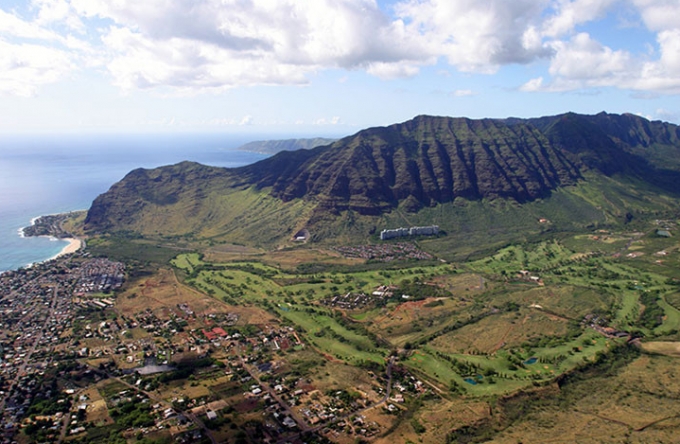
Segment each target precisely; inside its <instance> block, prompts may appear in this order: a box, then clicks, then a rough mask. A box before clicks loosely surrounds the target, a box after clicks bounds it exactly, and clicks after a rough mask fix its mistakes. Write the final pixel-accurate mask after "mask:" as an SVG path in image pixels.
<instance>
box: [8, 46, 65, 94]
mask: <svg viewBox="0 0 680 444" xmlns="http://www.w3.org/2000/svg"><path fill="white" fill-rule="evenodd" d="M71 68H72V66H71V61H70V60H69V57H68V55H67V54H66V53H64V52H63V51H60V50H57V49H53V48H48V47H44V46H40V45H32V44H20V45H15V44H10V43H7V42H5V41H2V40H0V93H1V94H9V95H16V96H22V97H30V96H33V95H35V93H36V92H37V90H38V88H40V87H41V86H43V85H46V84H50V83H54V82H56V81H58V80H60V79H62V78H63V77H64V76H65V75H66V74H67V73H68V72H69V71H70V70H71Z"/></svg>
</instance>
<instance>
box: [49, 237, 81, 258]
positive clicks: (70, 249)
mask: <svg viewBox="0 0 680 444" xmlns="http://www.w3.org/2000/svg"><path fill="white" fill-rule="evenodd" d="M60 240H65V241H68V245H67V246H65V247H64V248H62V249H61V251H60V252H59V253H57V255H56V256H54V257H53V258H52V259H56V258H58V257H61V256H64V255H65V254H71V253H75V252H76V251H78V250H80V247H82V246H83V242H82V241H81V240H80V239H74V238H67V239H60Z"/></svg>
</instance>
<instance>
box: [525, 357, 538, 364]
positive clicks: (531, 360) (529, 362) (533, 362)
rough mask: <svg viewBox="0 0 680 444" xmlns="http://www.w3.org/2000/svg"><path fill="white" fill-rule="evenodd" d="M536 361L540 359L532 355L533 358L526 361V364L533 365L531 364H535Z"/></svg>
mask: <svg viewBox="0 0 680 444" xmlns="http://www.w3.org/2000/svg"><path fill="white" fill-rule="evenodd" d="M536 361H538V358H537V357H536V356H532V357H531V358H529V359H527V360H526V361H524V364H525V365H531V364H535V363H536Z"/></svg>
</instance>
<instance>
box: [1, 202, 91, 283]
mask: <svg viewBox="0 0 680 444" xmlns="http://www.w3.org/2000/svg"><path fill="white" fill-rule="evenodd" d="M79 211H87V210H71V211H66V212H63V213H54V214H43V215H40V216H36V217H33V218H31V222H30V225H28V226H25V227H22V228H19V229H18V230H17V231H18V235H19V237H21V238H27V237H33V236H27V235H26V233H25V232H24V230H25V229H26V228H28V227H29V226H34V225H35V224H36V222H37V221H38V219H40V218H42V217H46V216H61V215H70V214H72V213H75V212H79ZM37 237H42V238H47V239H49V240H50V241H55V242H56V241H66V242H68V244H66V245H65V246H64V247H63V248H62V249H61V250H60V251H59V252H58V253H57V254H55V255H54V256H51V257H49V258H47V259H44V260H40V261H35V262H31V263H28V264H26V265H24V266H23V267H26V268H30V267H32V266H33V265H35V264H43V263H45V262H49V261H52V260H55V259H58V258H60V257H62V256H66V255H68V254H72V253H75V252H77V251H78V250H80V249H81V248H83V246H84V245H85V242H84V241H83V240H82V239H79V238H76V237H64V238H59V237H55V236H51V235H42V236H37ZM23 267H21V268H23ZM7 271H10V270H7Z"/></svg>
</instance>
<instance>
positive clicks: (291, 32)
mask: <svg viewBox="0 0 680 444" xmlns="http://www.w3.org/2000/svg"><path fill="white" fill-rule="evenodd" d="M71 4H72V5H73V6H74V7H75V8H76V9H77V10H78V11H79V12H80V13H81V14H83V15H84V16H87V17H100V18H108V19H111V20H113V21H114V22H115V23H116V25H115V26H112V27H111V28H110V29H109V30H108V31H106V32H105V35H104V36H103V42H104V44H105V45H106V47H107V48H108V49H109V50H111V51H112V52H113V55H112V57H111V61H110V63H109V64H108V67H109V70H110V72H111V74H112V75H113V77H114V79H115V83H116V84H117V85H119V86H121V87H123V88H126V89H131V88H146V87H158V86H170V87H173V88H177V89H180V90H182V89H187V90H188V89H191V90H195V91H205V90H209V91H210V90H211V91H221V90H224V89H226V88H230V87H234V86H248V85H259V84H277V85H278V84H302V83H306V82H307V81H308V80H307V79H308V76H309V75H310V74H312V73H314V72H316V71H318V70H320V69H328V68H343V69H349V70H352V69H364V70H367V71H368V72H370V73H372V74H375V75H377V76H379V77H382V78H394V77H402V76H410V75H414V74H416V73H417V70H418V68H417V66H416V64H418V63H423V62H427V61H429V60H426V59H427V58H426V57H425V56H423V54H422V52H421V51H418V50H417V49H418V48H417V47H415V46H414V45H413V44H411V43H410V42H409V41H408V39H407V36H406V34H405V30H404V27H403V24H402V23H401V22H400V21H392V22H391V21H390V20H389V19H388V18H387V17H386V16H385V15H384V14H383V13H382V12H380V10H379V9H378V7H377V5H376V4H375V2H374V1H373V0H343V1H334V0H317V1H314V2H303V1H301V0H279V1H272V0H253V1H250V2H243V1H239V0H221V1H218V0H202V1H197V2H191V3H182V2H171V1H168V0H147V1H145V2H138V1H136V0H120V1H117V2H109V1H103V0H72V1H71ZM158 11H163V14H158Z"/></svg>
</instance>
